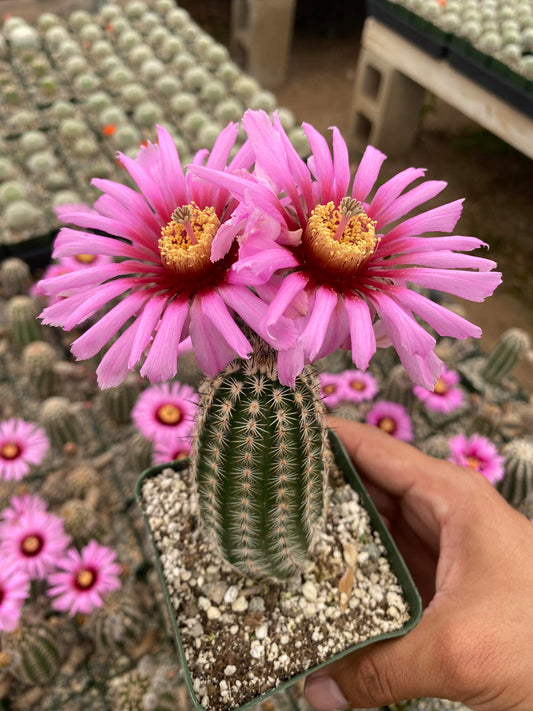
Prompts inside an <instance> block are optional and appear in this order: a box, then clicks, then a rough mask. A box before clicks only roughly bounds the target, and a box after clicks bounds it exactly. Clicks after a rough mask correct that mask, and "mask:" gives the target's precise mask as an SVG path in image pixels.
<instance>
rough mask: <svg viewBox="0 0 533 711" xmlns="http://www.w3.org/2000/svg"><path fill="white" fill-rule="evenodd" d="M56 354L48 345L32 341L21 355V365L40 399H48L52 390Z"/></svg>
mask: <svg viewBox="0 0 533 711" xmlns="http://www.w3.org/2000/svg"><path fill="white" fill-rule="evenodd" d="M55 360H56V354H55V351H54V349H53V348H52V346H51V345H50V344H49V343H46V342H45V341H34V342H33V343H29V344H28V345H27V346H26V348H25V349H24V351H23V353H22V363H23V364H24V370H25V372H26V375H27V376H28V379H29V380H30V382H31V384H32V387H33V388H35V391H36V392H37V394H38V396H39V397H40V398H47V397H50V395H51V394H52V391H53V389H54V384H55V373H54V362H55Z"/></svg>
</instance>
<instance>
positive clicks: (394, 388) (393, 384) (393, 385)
mask: <svg viewBox="0 0 533 711" xmlns="http://www.w3.org/2000/svg"><path fill="white" fill-rule="evenodd" d="M382 399H383V400H391V401H392V402H397V403H399V404H400V405H403V406H404V407H405V408H406V409H407V410H408V411H409V412H411V411H412V409H413V405H414V403H415V402H416V398H415V396H414V394H413V382H412V380H411V379H410V378H409V376H408V375H407V373H406V371H405V368H404V367H403V365H397V366H395V367H394V368H393V369H392V370H391V371H390V373H389V375H388V376H387V379H386V380H385V384H384V386H383V392H382Z"/></svg>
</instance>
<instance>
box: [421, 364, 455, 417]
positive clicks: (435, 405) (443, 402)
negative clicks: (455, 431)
mask: <svg viewBox="0 0 533 711" xmlns="http://www.w3.org/2000/svg"><path fill="white" fill-rule="evenodd" d="M459 380H460V377H459V373H457V371H455V370H449V369H448V368H446V366H443V367H442V372H441V374H440V377H439V379H438V380H437V382H436V383H435V385H434V386H433V390H427V389H426V388H422V387H420V385H415V386H414V388H413V393H414V394H415V395H416V397H417V398H418V399H419V400H421V401H422V402H423V403H424V405H425V406H426V407H427V408H428V410H433V412H445V413H448V412H453V411H454V410H457V409H458V408H459V407H461V405H462V404H463V401H464V397H463V391H462V390H461V388H458V387H456V386H457V384H458V383H459Z"/></svg>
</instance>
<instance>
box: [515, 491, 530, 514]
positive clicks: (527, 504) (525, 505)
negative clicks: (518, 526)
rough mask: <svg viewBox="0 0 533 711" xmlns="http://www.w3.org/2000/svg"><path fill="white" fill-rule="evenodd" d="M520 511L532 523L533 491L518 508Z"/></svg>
mask: <svg viewBox="0 0 533 711" xmlns="http://www.w3.org/2000/svg"><path fill="white" fill-rule="evenodd" d="M518 510H519V511H520V513H523V514H524V516H526V517H527V518H528V519H529V520H530V521H533V491H532V492H531V493H530V494H528V496H526V498H525V499H524V500H523V501H522V503H521V504H520V506H519V507H518Z"/></svg>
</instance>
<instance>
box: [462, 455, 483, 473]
mask: <svg viewBox="0 0 533 711" xmlns="http://www.w3.org/2000/svg"><path fill="white" fill-rule="evenodd" d="M480 464H481V462H480V461H479V459H478V458H477V457H467V458H466V465H465V466H466V467H468V469H474V470H475V471H479V470H480Z"/></svg>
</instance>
